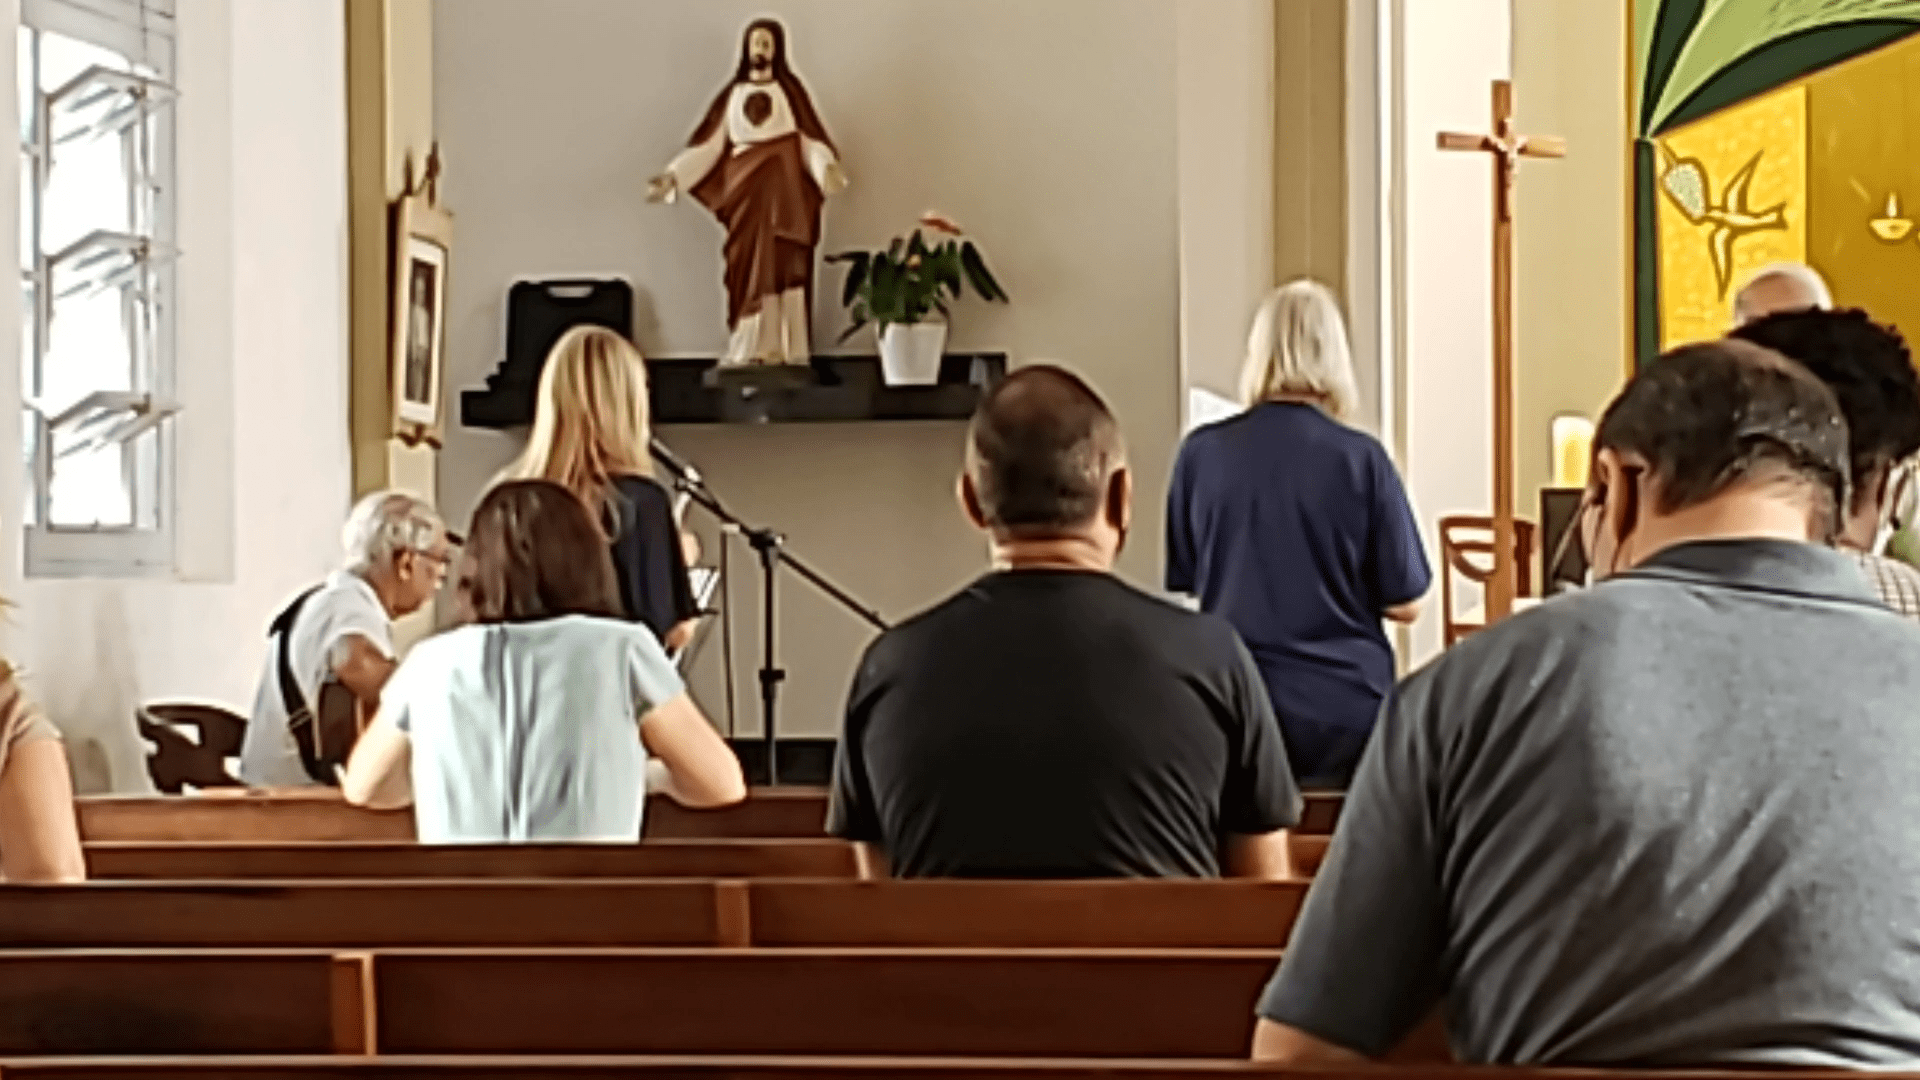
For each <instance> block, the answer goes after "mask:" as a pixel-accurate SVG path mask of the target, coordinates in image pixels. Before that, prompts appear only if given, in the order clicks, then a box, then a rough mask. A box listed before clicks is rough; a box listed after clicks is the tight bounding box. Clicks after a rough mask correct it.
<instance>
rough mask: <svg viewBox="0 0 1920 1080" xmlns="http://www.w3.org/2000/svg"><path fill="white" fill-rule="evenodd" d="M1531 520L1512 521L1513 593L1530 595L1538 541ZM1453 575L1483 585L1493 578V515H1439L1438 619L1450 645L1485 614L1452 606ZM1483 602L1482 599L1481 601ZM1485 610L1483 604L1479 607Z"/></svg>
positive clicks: (1478, 624) (1481, 622)
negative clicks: (1477, 615) (1474, 615)
mask: <svg viewBox="0 0 1920 1080" xmlns="http://www.w3.org/2000/svg"><path fill="white" fill-rule="evenodd" d="M1537 532H1538V530H1537V529H1536V528H1535V526H1534V524H1533V522H1531V521H1527V520H1524V519H1520V518H1516V519H1515V520H1514V523H1513V562H1514V575H1515V577H1514V586H1515V587H1514V595H1515V596H1532V595H1533V553H1534V550H1535V547H1536V542H1537ZM1455 575H1458V576H1459V577H1461V578H1463V579H1465V580H1466V581H1469V582H1471V583H1473V584H1475V585H1478V586H1480V588H1481V589H1482V590H1483V595H1484V590H1485V589H1486V586H1487V583H1488V582H1489V581H1491V580H1493V519H1492V518H1490V517H1472V516H1467V515H1454V516H1452V517H1444V518H1441V519H1440V619H1441V629H1442V632H1443V635H1444V641H1445V643H1446V644H1447V645H1449V646H1451V645H1453V644H1454V643H1455V642H1458V641H1459V640H1460V639H1461V638H1464V637H1466V636H1467V635H1468V634H1471V633H1473V632H1474V631H1476V630H1483V629H1485V628H1486V625H1487V624H1486V616H1485V615H1484V614H1482V615H1481V617H1480V618H1478V619H1474V618H1472V617H1470V616H1462V615H1461V614H1460V612H1459V611H1458V610H1457V609H1456V608H1455V607H1454V599H1453V582H1454V577H1455ZM1483 603H1484V602H1483ZM1481 611H1482V612H1484V611H1485V608H1484V606H1483V607H1482V608H1481Z"/></svg>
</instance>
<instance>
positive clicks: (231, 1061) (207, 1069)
mask: <svg viewBox="0 0 1920 1080" xmlns="http://www.w3.org/2000/svg"><path fill="white" fill-rule="evenodd" d="M1310 1075H1311V1080H1380V1078H1381V1073H1380V1071H1379V1069H1378V1068H1372V1069H1367V1068H1348V1069H1339V1070H1324V1071H1315V1072H1313V1073H1312V1074H1310ZM1417 1075H1419V1076H1423V1077H1424V1076H1438V1077H1441V1078H1443V1080H1604V1078H1607V1077H1615V1078H1617V1080H1780V1073H1779V1071H1778V1070H1772V1071H1766V1070H1746V1071H1739V1070H1731V1069H1726V1068H1721V1069H1716V1070H1715V1071H1714V1072H1713V1073H1711V1074H1702V1073H1699V1072H1679V1071H1668V1070H1642V1069H1636V1070H1633V1071H1631V1072H1627V1071H1621V1072H1615V1073H1608V1072H1603V1071H1595V1070H1583V1071H1582V1072H1579V1073H1566V1072H1554V1071H1551V1070H1544V1069H1514V1068H1507V1069H1500V1070H1494V1069H1471V1068H1464V1067H1448V1068H1443V1069H1430V1070H1428V1071H1425V1072H1422V1073H1420V1074H1417ZM0 1076H4V1077H5V1078H6V1080H342V1078H353V1080H367V1078H369V1077H380V1078H382V1080H400V1078H404V1080H470V1078H477V1080H552V1078H555V1077H565V1078H571V1080H843V1078H844V1080H1216V1078H1223V1077H1235V1078H1240V1077H1245V1078H1257V1080H1264V1078H1274V1080H1278V1078H1281V1077H1292V1078H1295V1080H1299V1078H1300V1077H1301V1076H1302V1074H1301V1073H1299V1072H1297V1071H1289V1070H1285V1069H1280V1068H1275V1067H1262V1066H1257V1065H1252V1064H1249V1063H1247V1062H1244V1061H1222V1060H1212V1059H1188V1060H1178V1059H1174V1060H1167V1059H1140V1058H984V1057H983V1058H965V1059H959V1058H903V1057H884V1058H883V1057H775V1056H753V1057H740V1056H730V1055H701V1056H699V1057H686V1056H679V1055H675V1056H653V1057H630V1056H625V1055H609V1056H605V1057H580V1056H577V1055H567V1056H545V1055H514V1056H510V1057H509V1056H498V1057H488V1056H474V1055H457V1056H439V1055H424V1056H423V1055H392V1056H381V1057H376V1058H368V1057H359V1056H351V1055H333V1056H329V1057H308V1056H303V1057H287V1056H272V1057H265V1056H252V1055H248V1056H233V1057H154V1058H144V1057H126V1058H86V1059H61V1058H38V1059H34V1058H28V1059H18V1058H14V1059H4V1060H0ZM1803 1077H1811V1078H1813V1080H1857V1078H1858V1077H1859V1074H1858V1073H1841V1072H1826V1071H1812V1072H1796V1073H1795V1080H1801V1078H1803ZM1881 1077H1888V1078H1891V1080H1915V1078H1916V1077H1920V1074H1916V1073H1876V1074H1875V1080H1880V1078H1881Z"/></svg>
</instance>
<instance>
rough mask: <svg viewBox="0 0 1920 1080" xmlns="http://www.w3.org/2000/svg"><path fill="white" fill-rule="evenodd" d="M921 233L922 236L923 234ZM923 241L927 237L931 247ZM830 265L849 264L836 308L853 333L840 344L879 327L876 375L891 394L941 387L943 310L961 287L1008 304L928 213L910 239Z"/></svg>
mask: <svg viewBox="0 0 1920 1080" xmlns="http://www.w3.org/2000/svg"><path fill="white" fill-rule="evenodd" d="M923 230H924V231H923ZM927 233H931V234H933V239H932V241H931V242H929V240H928V239H927V235H926V234H927ZM827 261H828V262H833V263H846V264H847V281H846V285H845V287H844V288H843V290H842V292H841V303H843V304H845V305H846V307H847V314H848V315H849V316H851V317H852V319H853V325H851V326H849V327H847V331H846V333H844V334H841V335H840V340H841V341H843V342H844V341H846V340H847V339H848V338H850V337H852V336H853V335H854V334H856V333H858V332H859V331H860V330H861V328H863V327H865V326H866V325H867V324H868V323H873V324H874V325H876V326H878V327H879V331H880V369H881V371H882V372H883V373H884V375H885V376H886V380H887V384H888V385H889V386H927V385H932V384H933V383H936V382H938V381H939V380H940V357H941V354H942V353H944V352H945V351H946V346H947V322H946V316H947V313H948V309H947V305H948V304H949V303H951V302H952V301H954V300H958V299H959V298H960V294H961V291H962V289H963V287H965V288H971V289H972V290H973V291H974V293H975V294H977V295H978V296H979V297H980V298H981V299H982V300H987V301H1000V302H1002V303H1004V302H1005V301H1006V299H1007V294H1006V291H1005V290H1003V289H1001V288H1000V283H999V282H998V281H995V280H994V277H993V272H992V271H990V270H988V269H987V261H986V259H985V258H983V257H982V256H981V254H980V249H979V248H977V247H975V246H974V244H973V241H971V240H968V239H967V238H966V236H965V234H964V233H962V232H961V231H960V226H958V225H956V224H954V223H953V221H952V220H951V219H949V218H947V217H944V216H942V215H940V214H936V213H933V212H931V211H930V212H928V213H926V214H925V215H923V216H922V217H921V218H920V227H919V228H916V229H914V230H913V232H912V234H910V235H908V236H904V237H895V238H894V240H893V242H892V243H891V244H889V245H887V246H886V247H885V248H883V249H881V250H879V251H843V252H840V253H839V254H837V255H829V256H827Z"/></svg>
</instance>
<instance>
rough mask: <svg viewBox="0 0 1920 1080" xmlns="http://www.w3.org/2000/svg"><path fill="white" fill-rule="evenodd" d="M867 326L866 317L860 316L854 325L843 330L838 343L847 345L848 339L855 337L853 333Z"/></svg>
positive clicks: (854, 321)
mask: <svg viewBox="0 0 1920 1080" xmlns="http://www.w3.org/2000/svg"><path fill="white" fill-rule="evenodd" d="M866 326H867V320H866V319H865V318H858V319H855V320H853V325H852V326H849V327H847V328H846V330H844V331H842V332H841V334H840V339H839V342H838V343H839V344H841V345H845V344H846V343H847V341H848V340H849V339H850V338H852V337H853V335H855V334H857V333H859V332H860V331H862V330H864V329H866Z"/></svg>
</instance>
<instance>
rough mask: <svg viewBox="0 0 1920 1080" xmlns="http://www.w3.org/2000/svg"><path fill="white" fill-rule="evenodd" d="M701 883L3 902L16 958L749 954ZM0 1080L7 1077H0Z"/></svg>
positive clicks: (51, 891)
mask: <svg viewBox="0 0 1920 1080" xmlns="http://www.w3.org/2000/svg"><path fill="white" fill-rule="evenodd" d="M722 895H723V894H722V893H721V891H720V890H719V889H717V888H716V885H715V883H714V882H709V881H604V880H582V881H572V882H545V881H405V882H331V881H325V882H321V881H316V882H299V883H293V884H279V883H272V884H269V883H261V884H252V883H249V884H235V883H231V882H200V883H194V884H149V883H145V882H92V883H89V884H86V885H45V886H15V887H12V888H0V941H5V942H7V943H8V945H9V947H12V948H27V947H38V948H64V949H75V948H90V949H144V948H185V947H201V948H220V949H230V948H279V949H287V948H296V949H297V948H321V949H337V948H374V947H382V946H385V947H407V946H412V947H465V946H509V945H510V946H527V947H560V946H607V945H694V946H715V945H746V944H747V941H748V929H747V924H746V919H745V914H744V913H745V911H746V908H745V905H744V904H743V903H741V902H739V898H733V897H730V899H732V900H733V901H734V902H733V903H732V904H731V906H730V907H724V908H723V907H722ZM0 1075H4V1074H3V1073H0Z"/></svg>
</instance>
